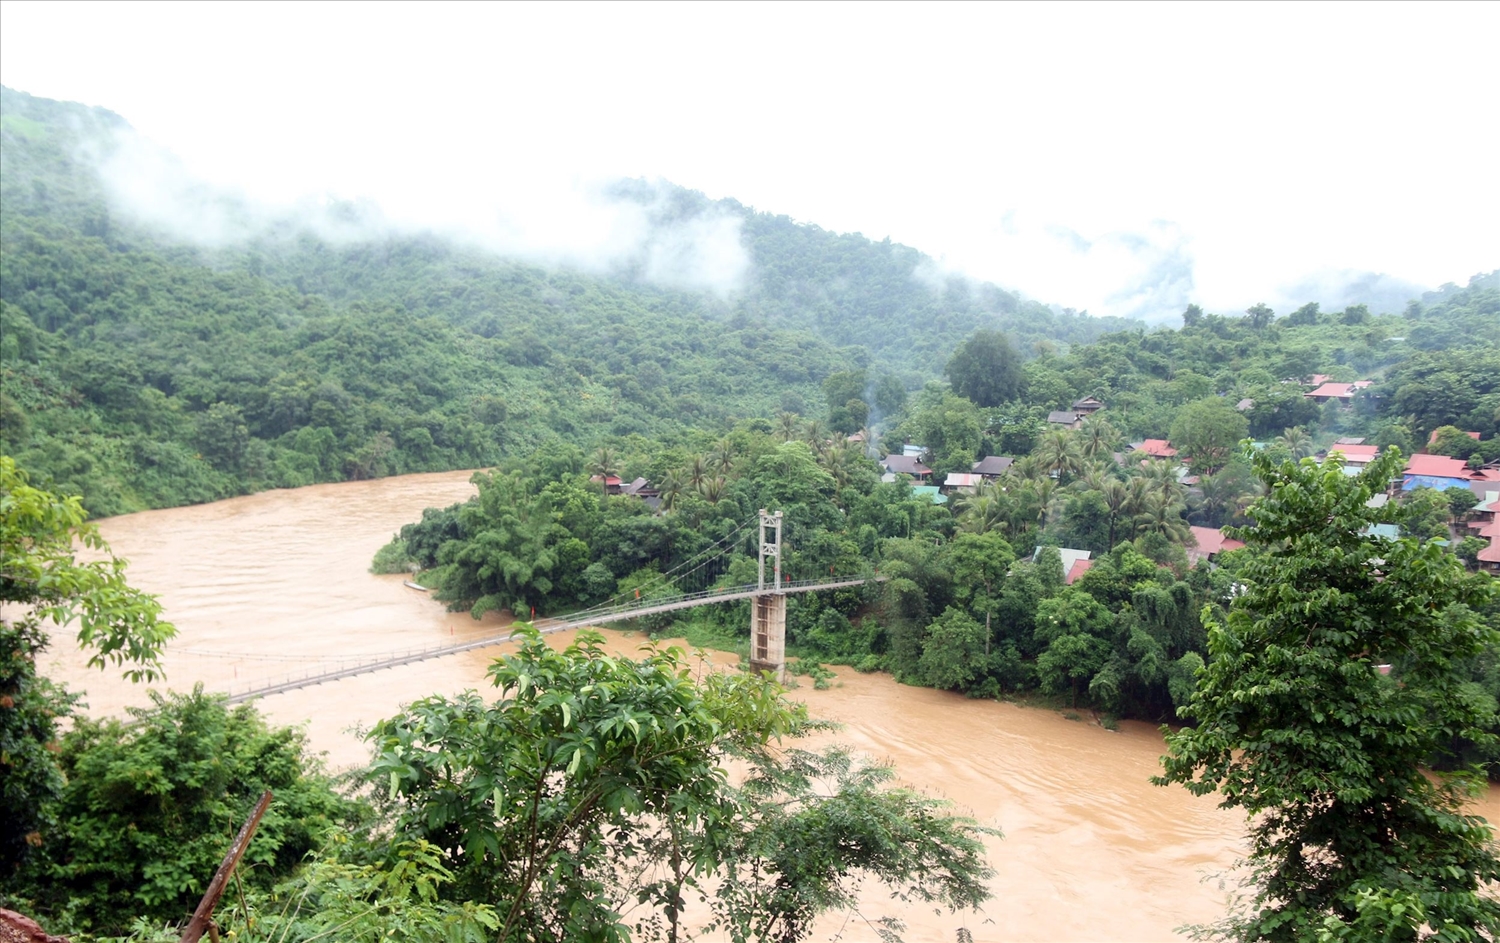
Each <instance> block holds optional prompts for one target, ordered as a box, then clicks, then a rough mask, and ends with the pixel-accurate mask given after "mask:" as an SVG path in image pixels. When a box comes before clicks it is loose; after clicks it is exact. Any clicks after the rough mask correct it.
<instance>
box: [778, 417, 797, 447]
mask: <svg viewBox="0 0 1500 943" xmlns="http://www.w3.org/2000/svg"><path fill="white" fill-rule="evenodd" d="M801 426H802V417H801V416H798V415H797V414H796V413H782V414H781V415H780V416H777V417H776V434H777V435H778V436H780V437H781V441H783V442H790V441H792V440H793V439H795V438H797V430H798V429H799V428H801Z"/></svg>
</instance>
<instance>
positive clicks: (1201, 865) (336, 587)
mask: <svg viewBox="0 0 1500 943" xmlns="http://www.w3.org/2000/svg"><path fill="white" fill-rule="evenodd" d="M469 477H470V476H469V473H467V472H452V473H444V474H434V475H408V476H403V477H399V478H387V479H382V480H379V481H367V482H351V483H346V484H336V485H317V486H313V487H309V488H299V489H296V490H289V491H271V492H266V493H263V494H257V495H252V496H249V497H243V498H235V499H232V500H228V501H221V502H218V503H215V504H208V505H200V506H196V507H186V508H174V509H170V510H163V511H147V512H144V513H140V514H131V515H127V516H123V517H117V518H112V519H109V520H105V521H102V522H100V530H101V531H102V532H103V534H104V536H105V538H106V539H107V540H108V541H109V542H110V544H111V545H112V547H113V549H114V550H115V552H116V553H117V554H118V555H120V556H122V557H124V558H126V559H127V560H129V561H130V571H129V573H130V580H131V582H132V583H133V584H134V585H136V586H138V587H141V588H142V589H145V590H147V591H149V592H152V593H156V594H157V595H159V596H160V598H161V601H162V603H163V605H164V606H165V607H166V612H167V616H168V618H170V619H171V620H172V621H173V622H174V623H176V625H177V628H178V632H179V635H178V637H177V638H176V639H175V640H174V641H173V642H172V644H171V646H170V647H169V648H168V650H167V653H166V668H167V672H168V682H167V684H166V686H168V687H171V688H175V689H181V690H186V689H191V687H192V686H193V685H194V684H195V683H198V682H201V683H202V684H203V685H204V686H205V687H206V688H208V689H211V690H221V691H238V690H244V689H246V688H249V687H252V686H258V685H261V684H265V683H268V682H273V681H278V680H282V679H284V678H286V677H288V676H290V675H294V674H301V673H304V672H306V671H308V670H309V669H315V668H317V667H320V666H332V665H334V664H337V663H338V662H339V661H341V660H342V661H346V662H347V661H353V660H364V659H368V658H371V657H374V656H379V655H383V654H390V653H396V652H402V651H407V650H411V649H420V648H424V647H433V646H436V645H440V644H445V643H448V642H452V641H463V640H467V639H478V638H484V637H487V636H490V635H494V634H497V633H499V632H503V630H504V625H505V623H504V622H503V621H502V620H501V619H500V618H499V617H491V618H488V619H486V620H484V621H481V622H475V621H474V620H473V619H471V618H470V617H469V616H468V615H467V614H452V613H447V612H444V611H443V608H442V607H441V606H440V605H439V604H437V603H435V602H434V601H432V600H431V599H430V598H429V597H427V596H426V595H425V594H422V593H420V592H416V591H414V590H411V589H408V588H406V587H405V586H403V585H402V580H401V578H400V577H390V576H373V575H371V574H370V573H369V571H368V567H369V563H370V558H371V557H372V556H373V555H374V553H375V551H376V550H377V549H378V548H379V547H380V546H381V545H382V544H384V543H385V542H386V541H387V540H389V539H390V537H391V535H392V533H393V532H394V531H396V530H397V529H399V528H400V526H401V525H402V524H404V523H407V522H409V521H412V520H415V519H417V518H418V517H420V515H421V512H422V509H423V508H426V507H431V506H439V505H447V504H451V503H452V502H454V501H459V500H463V499H464V498H466V497H468V496H469V495H471V494H473V491H474V489H473V486H472V485H471V484H470V483H469ZM611 637H612V638H613V639H614V640H615V641H616V642H617V644H619V645H620V646H621V647H622V648H626V649H629V648H630V647H632V646H634V645H636V644H638V643H639V641H640V640H639V639H638V638H631V637H628V636H627V635H626V634H624V633H611ZM496 651H497V649H485V650H480V651H475V652H469V653H466V654H463V655H455V656H449V657H446V658H441V659H435V660H431V661H426V662H422V663H419V664H415V665H409V666H405V667H402V668H397V669H392V670H388V671H382V672H379V673H375V674H369V675H363V676H359V677H355V678H349V679H345V680H342V681H338V682H335V683H331V684H325V685H321V686H318V687H313V688H306V689H302V690H298V691H294V692H290V693H286V694H279V695H275V696H272V697H268V698H264V699H262V700H260V701H259V702H258V705H259V707H260V709H261V710H262V711H263V712H264V713H266V714H267V715H268V716H269V717H270V718H271V719H272V720H273V721H276V722H280V723H288V724H305V725H306V726H307V729H308V734H309V738H310V741H311V743H312V746H313V748H314V749H316V750H319V751H323V752H324V753H326V759H327V761H328V763H329V765H330V766H332V767H335V768H337V767H344V766H350V765H353V764H358V763H362V762H363V761H364V760H365V759H366V758H367V754H366V750H365V748H364V746H363V745H362V744H361V742H360V740H359V738H358V736H357V734H356V733H355V732H354V731H355V729H356V728H358V727H360V726H362V725H363V726H368V725H369V724H371V723H372V722H374V721H376V720H379V719H381V718H383V717H388V716H391V715H392V714H394V713H396V712H397V711H398V710H399V709H400V706H401V705H402V704H403V703H405V702H409V701H412V700H414V699H416V698H419V697H422V696H425V695H427V694H431V693H435V692H440V693H448V694H451V693H456V692H459V691H462V690H464V689H465V688H477V689H481V690H483V689H484V688H485V687H486V681H485V676H484V671H485V668H486V666H487V665H488V664H489V662H490V660H491V659H492V658H493V657H494V655H495V654H496ZM720 660H721V661H727V660H728V656H722V657H721V658H720ZM44 670H45V671H46V672H48V673H49V674H51V675H52V676H53V677H55V678H58V679H60V680H64V681H66V682H67V683H68V684H69V685H70V686H72V687H73V688H75V689H83V690H86V691H87V694H88V696H87V702H88V705H89V710H90V712H91V713H95V714H101V713H117V712H120V711H122V710H123V709H124V708H125V707H127V706H130V705H139V704H144V703H147V697H146V691H145V689H144V688H142V687H139V686H134V685H130V684H127V683H124V682H122V681H120V680H119V679H118V677H116V676H115V675H112V674H109V673H103V674H101V673H99V672H97V671H91V670H88V669H86V668H85V667H84V666H83V659H82V658H81V657H79V656H78V654H77V652H76V650H74V649H73V647H72V645H71V644H70V643H69V642H68V641H67V640H66V639H61V638H59V639H55V640H54V646H53V650H52V651H51V652H49V653H48V655H47V657H46V659H45V665H44ZM837 676H838V677H837V679H836V680H835V682H834V683H833V686H832V687H830V688H829V689H828V690H824V691H818V690H814V689H813V688H812V687H811V686H810V685H804V686H802V687H800V688H798V689H797V690H795V691H794V692H793V696H795V697H797V698H799V699H802V700H804V701H805V702H806V703H807V704H808V705H809V707H810V708H811V710H812V712H813V713H814V715H816V716H819V717H823V718H827V719H830V720H835V721H838V722H840V723H842V724H843V725H844V727H843V729H842V731H840V732H839V733H838V734H837V735H836V739H837V740H839V741H840V742H843V743H846V744H849V745H851V746H853V747H854V748H856V749H857V750H859V751H861V752H862V753H864V754H865V755H867V756H869V757H870V758H872V759H874V760H878V761H881V762H890V763H893V764H894V765H895V768H896V771H897V778H898V780H899V781H900V782H901V783H904V784H906V785H908V786H911V787H913V788H916V789H919V790H921V791H922V792H924V793H927V794H929V795H933V796H939V797H944V798H946V799H949V800H951V801H952V802H953V803H954V804H955V805H956V806H957V808H958V809H959V810H961V811H963V812H964V813H965V814H968V815H970V816H972V817H973V818H975V819H977V820H978V821H980V822H981V823H983V824H985V825H990V826H994V827H996V828H999V829H1002V830H1003V832H1004V838H1001V839H993V840H991V841H990V842H989V849H990V861H991V864H992V865H993V866H994V868H995V870H996V872H997V874H996V877H995V879H994V881H993V888H994V894H995V896H994V899H993V900H991V901H990V902H989V903H988V904H987V905H986V907H985V910H984V912H983V913H982V914H978V915H972V914H971V915H966V916H963V917H959V916H954V915H935V914H933V913H932V912H931V910H929V909H924V908H920V907H914V906H910V905H901V904H898V903H895V902H892V901H888V900H885V899H884V898H883V895H882V894H880V893H879V892H878V891H872V892H870V893H869V894H867V895H866V899H865V900H866V912H867V914H869V915H872V916H883V915H890V914H894V915H896V916H898V917H900V919H902V920H903V921H905V923H906V924H907V928H908V929H907V933H906V938H907V939H908V940H913V941H916V940H931V941H938V940H945V941H946V940H952V939H954V936H955V930H956V928H958V927H960V926H963V927H967V928H968V929H969V931H970V932H971V933H972V934H973V937H974V939H975V940H979V941H1000V940H1007V941H1010V940H1162V939H1171V938H1173V937H1174V936H1175V934H1174V928H1176V927H1179V926H1181V925H1183V924H1186V923H1192V922H1203V921H1209V920H1213V919H1215V918H1216V917H1218V916H1220V915H1221V914H1222V913H1223V909H1224V906H1225V900H1226V892H1225V890H1224V889H1223V887H1222V885H1221V882H1220V881H1218V880H1216V879H1214V878H1213V875H1216V874H1220V873H1222V872H1223V871H1224V870H1225V869H1226V868H1228V867H1229V866H1230V865H1231V864H1232V863H1233V862H1234V861H1235V859H1236V857H1237V856H1238V855H1239V854H1240V853H1241V852H1242V849H1243V840H1242V835H1243V817H1242V816H1240V815H1238V814H1236V813H1231V812H1226V811H1224V810H1221V809H1219V808H1218V807H1217V806H1216V804H1215V802H1214V801H1213V800H1212V799H1211V798H1209V799H1199V798H1194V797H1193V796H1191V795H1189V794H1188V793H1187V791H1186V790H1183V789H1180V788H1172V789H1162V788H1156V787H1153V786H1151V785H1150V783H1149V782H1148V779H1149V777H1150V776H1151V775H1152V774H1153V773H1154V772H1156V770H1157V758H1158V757H1159V756H1160V755H1161V753H1162V751H1163V746H1162V739H1161V735H1160V734H1159V733H1158V732H1157V730H1156V728H1155V727H1153V726H1151V725H1148V724H1143V723H1124V724H1122V725H1121V727H1120V730H1119V731H1118V732H1111V731H1108V730H1105V729H1103V728H1102V727H1099V726H1098V725H1097V724H1093V723H1090V722H1088V721H1086V720H1085V721H1072V720H1067V719H1065V718H1064V717H1063V716H1062V715H1060V714H1058V713H1056V712H1053V711H1048V710H1041V709H1036V708H1026V707H1019V706H1016V705H1014V704H1008V703H1001V702H995V701H976V700H967V699H965V698H962V697H959V696H956V695H952V694H947V693H943V692H939V691H932V690H926V689H922V688H910V687H904V686H902V685H899V684H896V683H895V682H893V681H892V680H891V679H890V678H889V677H888V676H885V675H861V674H858V673H857V672H854V671H852V670H850V669H844V668H841V669H838V670H837ZM1477 811H1479V812H1480V813H1481V814H1485V815H1487V816H1488V817H1490V818H1491V820H1494V819H1495V815H1496V814H1497V812H1500V803H1497V802H1496V799H1495V796H1494V794H1493V792H1492V793H1491V794H1490V795H1489V796H1487V797H1485V798H1484V799H1482V800H1481V801H1480V802H1479V803H1478V809H1477ZM874 938H875V933H874V931H873V930H872V929H870V928H869V927H868V926H866V925H864V924H862V923H860V922H858V921H857V920H856V921H848V922H846V920H845V918H843V917H840V918H837V919H833V920H827V921H825V922H824V924H822V925H821V926H820V928H819V932H818V933H817V934H816V935H815V937H814V939H820V940H829V939H840V940H843V941H856V940H865V939H874Z"/></svg>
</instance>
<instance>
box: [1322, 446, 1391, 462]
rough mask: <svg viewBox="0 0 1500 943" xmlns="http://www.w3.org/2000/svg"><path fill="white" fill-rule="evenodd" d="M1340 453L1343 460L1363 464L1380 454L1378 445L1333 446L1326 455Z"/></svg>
mask: <svg viewBox="0 0 1500 943" xmlns="http://www.w3.org/2000/svg"><path fill="white" fill-rule="evenodd" d="M1334 452H1342V453H1343V454H1344V458H1345V459H1346V460H1347V461H1350V462H1357V463H1364V462H1368V461H1371V460H1372V459H1374V458H1375V456H1377V455H1379V454H1380V446H1378V445H1335V446H1332V447H1330V448H1329V449H1328V454H1329V455H1332V454H1333V453H1334Z"/></svg>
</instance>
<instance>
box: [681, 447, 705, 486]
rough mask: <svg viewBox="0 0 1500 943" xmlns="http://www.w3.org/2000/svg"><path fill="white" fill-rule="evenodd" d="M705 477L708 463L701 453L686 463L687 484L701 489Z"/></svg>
mask: <svg viewBox="0 0 1500 943" xmlns="http://www.w3.org/2000/svg"><path fill="white" fill-rule="evenodd" d="M707 477H708V463H707V462H705V461H704V460H703V456H701V455H695V456H693V461H692V462H691V463H690V464H689V465H688V468H687V479H686V480H687V483H688V485H689V486H690V487H693V488H698V489H701V488H702V487H703V480H704V479H705V478H707Z"/></svg>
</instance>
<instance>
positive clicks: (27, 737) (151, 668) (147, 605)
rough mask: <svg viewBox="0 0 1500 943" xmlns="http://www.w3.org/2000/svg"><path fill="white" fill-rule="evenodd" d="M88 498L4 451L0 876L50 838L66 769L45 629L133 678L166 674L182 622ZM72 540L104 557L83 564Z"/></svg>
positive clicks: (62, 705) (64, 700)
mask: <svg viewBox="0 0 1500 943" xmlns="http://www.w3.org/2000/svg"><path fill="white" fill-rule="evenodd" d="M85 517H86V515H85V513H84V510H83V503H82V500H81V499H80V498H77V497H63V496H59V495H56V494H53V493H51V492H49V491H43V490H42V489H40V488H33V487H32V486H31V484H30V483H29V481H28V480H27V477H26V474H25V473H24V472H22V471H21V470H20V469H19V468H17V467H16V464H15V462H14V461H13V460H12V459H11V458H10V456H8V455H0V603H5V604H6V607H5V608H6V618H5V619H4V620H0V879H3V881H0V883H6V884H8V883H9V882H10V881H11V879H12V877H13V874H14V872H15V870H16V868H18V867H19V866H20V865H21V864H22V863H23V862H24V861H26V860H27V859H29V858H30V856H31V854H32V852H33V851H34V849H35V848H36V847H37V846H38V845H40V844H42V843H44V842H46V841H48V840H50V839H51V837H52V836H51V834H50V832H51V827H52V826H53V825H55V824H56V823H55V820H54V817H53V812H54V809H53V805H54V803H55V801H56V800H57V798H58V797H59V796H60V795H61V792H62V788H63V776H62V774H61V771H60V769H59V767H58V765H57V758H56V756H55V754H54V752H53V750H54V749H55V746H56V744H55V741H56V739H57V721H58V719H59V718H60V717H64V716H66V715H67V714H68V713H70V711H71V708H72V706H73V704H74V702H75V701H76V696H75V695H71V694H69V693H67V691H65V690H64V689H62V688H61V687H60V686H56V685H53V684H52V683H51V682H50V681H49V680H48V679H47V678H45V677H42V676H40V675H38V674H37V671H36V658H37V656H38V655H39V654H41V653H42V652H43V651H44V650H45V649H46V647H47V643H48V637H49V630H50V629H60V628H64V627H66V626H69V625H72V624H75V623H76V624H77V626H78V629H77V639H78V645H79V646H80V647H81V648H84V649H86V650H88V651H89V652H90V654H89V664H90V665H91V666H93V667H96V668H104V667H106V666H107V665H114V666H118V667H122V668H124V669H125V675H126V676H127V677H129V678H131V679H132V680H137V681H139V680H154V679H157V678H160V677H161V676H162V669H161V658H160V656H161V650H162V647H163V646H164V645H166V643H167V641H168V640H169V639H171V638H172V636H173V635H175V634H176V629H175V628H173V627H172V625H171V624H170V623H168V622H166V621H164V620H163V619H162V618H161V606H160V605H158V604H157V602H156V599H155V597H153V596H149V595H147V594H145V593H142V592H140V591H139V590H136V589H134V588H132V587H131V586H130V585H129V584H128V583H127V582H126V581H125V561H123V560H120V559H118V558H117V557H115V556H114V555H113V554H111V553H110V552H109V546H108V545H107V544H105V542H104V539H103V538H102V537H100V536H99V532H98V530H97V529H96V528H95V527H94V525H92V524H89V523H87V522H86V521H85ZM75 548H84V549H86V550H87V551H90V552H92V554H94V555H95V556H100V555H102V556H103V558H102V559H96V560H93V561H91V562H80V561H79V560H78V559H77V558H76V556H75V554H74V551H75Z"/></svg>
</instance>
